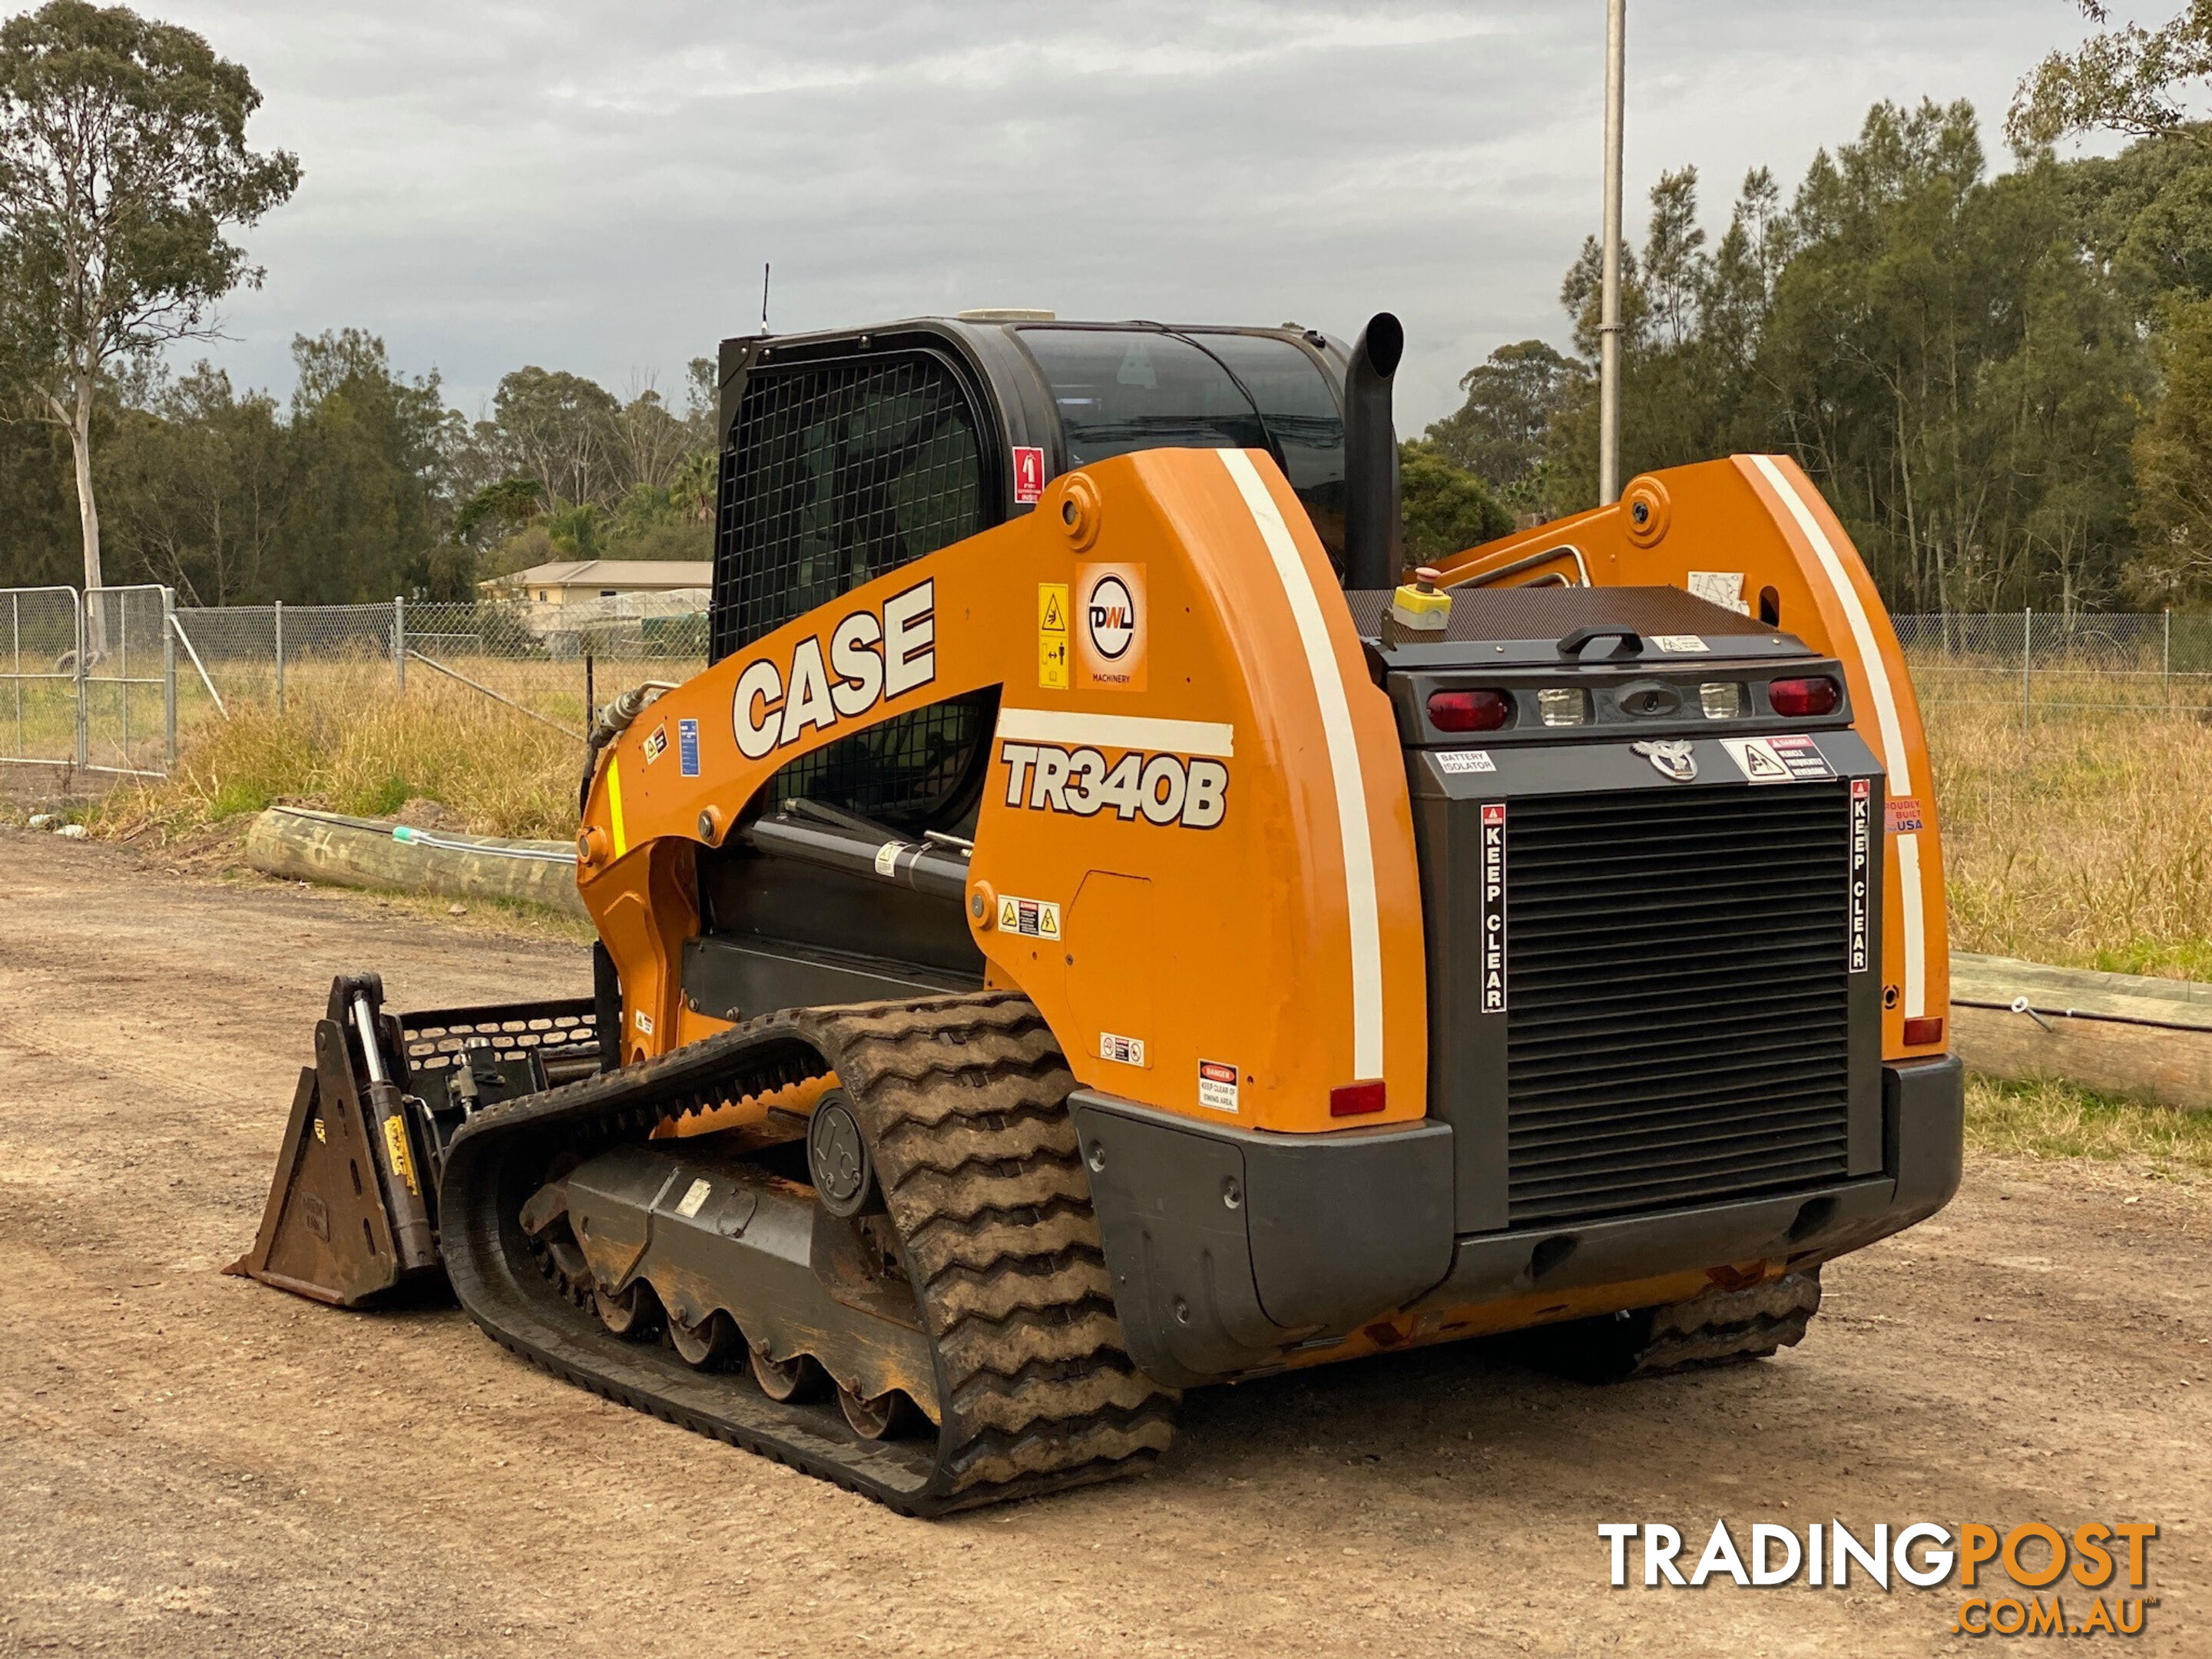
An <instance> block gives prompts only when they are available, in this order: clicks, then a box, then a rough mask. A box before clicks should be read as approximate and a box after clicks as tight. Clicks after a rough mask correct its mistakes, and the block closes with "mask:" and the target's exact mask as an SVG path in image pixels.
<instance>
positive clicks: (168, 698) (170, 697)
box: [161, 587, 177, 773]
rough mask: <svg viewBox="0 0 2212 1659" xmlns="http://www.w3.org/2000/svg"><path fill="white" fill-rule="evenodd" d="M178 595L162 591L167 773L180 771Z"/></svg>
mask: <svg viewBox="0 0 2212 1659" xmlns="http://www.w3.org/2000/svg"><path fill="white" fill-rule="evenodd" d="M176 617H177V596H176V594H175V593H174V592H172V591H171V590H170V589H168V588H167V587H164V588H163V589H162V590H161V736H162V741H163V743H164V744H165V745H166V747H167V751H168V757H169V758H168V762H167V765H165V766H164V767H163V769H162V770H163V771H164V772H165V773H167V772H173V771H175V770H176V769H177V628H176Z"/></svg>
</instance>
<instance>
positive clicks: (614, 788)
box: [607, 756, 629, 858]
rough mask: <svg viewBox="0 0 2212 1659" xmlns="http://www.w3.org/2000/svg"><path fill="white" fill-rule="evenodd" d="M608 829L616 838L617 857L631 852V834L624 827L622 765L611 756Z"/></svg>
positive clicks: (608, 762)
mask: <svg viewBox="0 0 2212 1659" xmlns="http://www.w3.org/2000/svg"><path fill="white" fill-rule="evenodd" d="M607 828H608V829H610V830H611V832H612V833H613V836H614V841H615V856H616V857H617V858H620V857H621V856H622V855H623V854H625V853H627V852H629V831H628V830H626V829H624V828H623V811H622V763H621V762H620V761H618V760H616V759H615V758H613V757H611V756H610V757H608V760H607Z"/></svg>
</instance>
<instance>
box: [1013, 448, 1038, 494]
mask: <svg viewBox="0 0 2212 1659" xmlns="http://www.w3.org/2000/svg"><path fill="white" fill-rule="evenodd" d="M1043 499H1044V451H1042V449H1033V448H1030V447H1028V446H1026V445H1016V446H1015V448H1014V505H1015V506H1016V507H1035V506H1036V504H1037V503H1038V502H1039V501H1042V500H1043Z"/></svg>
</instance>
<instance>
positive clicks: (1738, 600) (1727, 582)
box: [1690, 570, 1751, 617]
mask: <svg viewBox="0 0 2212 1659" xmlns="http://www.w3.org/2000/svg"><path fill="white" fill-rule="evenodd" d="M1690 592H1692V593H1693V594H1695V595H1696V596H1697V597H1698V598H1699V599H1703V600H1704V601H1705V603H1706V604H1707V605H1719V606H1720V607H1721V608H1722V609H1723V610H1726V611H1735V613H1736V615H1737V616H1739V617H1748V616H1749V615H1750V614H1751V607H1750V606H1749V605H1747V604H1745V603H1744V598H1743V572H1741V570H1692V572H1691V573H1690Z"/></svg>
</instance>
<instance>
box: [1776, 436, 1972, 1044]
mask: <svg viewBox="0 0 2212 1659" xmlns="http://www.w3.org/2000/svg"><path fill="white" fill-rule="evenodd" d="M1751 464H1752V465H1753V466H1755V467H1757V468H1758V469H1759V472H1760V473H1761V475H1762V476H1764V477H1765V479H1766V482H1767V483H1769V484H1770V485H1771V486H1772V487H1773V489H1774V493H1775V494H1776V495H1779V496H1780V497H1781V498H1782V504H1783V506H1784V507H1787V508H1789V509H1790V517H1791V518H1792V519H1795V520H1796V521H1797V528H1798V529H1799V530H1801V531H1802V532H1804V535H1805V539H1806V540H1807V541H1808V543H1810V544H1812V548H1813V556H1814V558H1816V559H1818V560H1819V561H1820V570H1821V574H1824V575H1826V577H1827V579H1828V586H1829V587H1830V588H1831V589H1832V590H1833V591H1834V592H1835V596H1836V602H1837V604H1838V605H1841V606H1842V607H1843V611H1844V623H1846V624H1847V625H1848V626H1849V627H1850V630H1851V643H1852V644H1853V645H1854V646H1856V647H1857V649H1858V653H1859V666H1860V667H1861V668H1862V669H1863V670H1864V671H1865V672H1866V677H1867V690H1868V691H1869V694H1871V696H1873V698H1874V717H1875V726H1877V727H1878V728H1879V729H1880V732H1881V758H1882V766H1883V769H1884V770H1886V771H1887V773H1888V775H1889V793H1890V795H1891V796H1892V797H1893V798H1894V797H1896V796H1899V795H1910V794H1911V793H1912V769H1911V763H1910V762H1909V761H1908V760H1907V759H1906V757H1905V725H1904V722H1903V721H1902V720H1899V718H1898V714H1897V693H1896V691H1895V690H1893V689H1892V687H1891V685H1890V683H1889V668H1888V665H1887V664H1886V663H1884V662H1883V661H1882V658H1881V647H1878V646H1877V645H1876V644H1875V637H1874V624H1873V623H1870V622H1869V621H1868V620H1867V613H1866V606H1865V605H1862V604H1861V603H1860V602H1859V591H1858V589H1857V587H1856V586H1853V585H1852V583H1851V579H1850V574H1849V573H1848V572H1846V571H1845V570H1844V562H1843V560H1842V559H1841V558H1840V557H1838V555H1837V553H1836V548H1835V544H1834V543H1832V542H1831V541H1830V540H1829V539H1828V532H1826V531H1825V530H1823V529H1821V528H1820V520H1818V519H1816V518H1814V516H1813V510H1812V508H1811V507H1808V506H1807V505H1806V504H1805V501H1804V498H1803V497H1802V496H1801V495H1799V494H1798V493H1797V489H1796V486H1795V485H1794V484H1792V483H1790V480H1789V479H1788V477H1785V476H1784V473H1783V471H1782V469H1781V468H1780V467H1778V466H1777V465H1775V464H1774V458H1773V457H1772V456H1771V455H1754V456H1753V457H1752V458H1751ZM1896 841H1897V888H1898V904H1899V914H1900V915H1901V916H1902V917H1903V919H1904V922H1905V1015H1906V1017H1907V1018H1915V1019H1917V1018H1919V1017H1920V1016H1921V1015H1922V1014H1923V1013H1925V1012H1927V1003H1928V939H1927V918H1926V916H1925V915H1924V914H1923V911H1922V908H1921V902H1920V843H1919V840H1918V838H1917V836H1910V835H1904V836H1897V837H1896Z"/></svg>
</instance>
